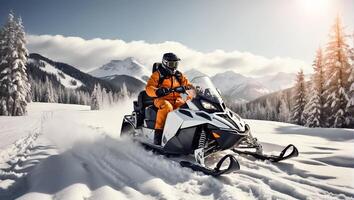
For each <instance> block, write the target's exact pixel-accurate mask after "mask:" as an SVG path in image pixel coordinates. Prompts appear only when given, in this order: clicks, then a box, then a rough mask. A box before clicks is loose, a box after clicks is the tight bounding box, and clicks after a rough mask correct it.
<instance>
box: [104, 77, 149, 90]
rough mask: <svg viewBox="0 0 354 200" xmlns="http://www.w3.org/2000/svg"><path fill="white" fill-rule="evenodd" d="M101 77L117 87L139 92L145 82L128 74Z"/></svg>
mask: <svg viewBox="0 0 354 200" xmlns="http://www.w3.org/2000/svg"><path fill="white" fill-rule="evenodd" d="M102 79H103V80H106V81H108V82H110V83H111V84H112V85H114V86H116V87H118V88H123V87H126V88H127V90H128V91H130V92H131V91H135V92H139V91H141V90H144V88H145V84H146V83H145V82H144V81H142V80H140V79H137V78H134V77H131V76H128V75H113V76H106V77H103V78H102Z"/></svg>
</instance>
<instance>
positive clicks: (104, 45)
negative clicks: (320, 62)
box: [27, 35, 312, 76]
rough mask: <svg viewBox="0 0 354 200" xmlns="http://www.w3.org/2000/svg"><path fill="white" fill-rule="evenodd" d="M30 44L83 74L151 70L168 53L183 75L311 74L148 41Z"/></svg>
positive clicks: (40, 38) (43, 38)
mask: <svg viewBox="0 0 354 200" xmlns="http://www.w3.org/2000/svg"><path fill="white" fill-rule="evenodd" d="M27 41H28V44H27V47H28V49H29V51H30V52H33V53H40V54H42V55H44V56H47V57H48V58H50V59H53V60H56V61H60V62H65V63H68V64H71V65H74V66H76V67H77V68H79V69H80V70H82V71H90V70H92V69H94V68H97V67H100V66H102V65H103V64H105V63H107V62H109V61H110V60H112V59H124V58H126V57H135V58H137V59H138V60H139V61H140V62H141V63H142V64H144V65H146V66H148V67H151V66H152V64H153V63H154V62H157V61H160V60H161V56H162V54H163V53H165V52H174V53H176V54H177V55H178V56H179V57H181V59H182V61H181V66H182V67H183V68H182V69H181V70H182V71H186V70H189V69H192V68H194V69H197V70H200V71H202V72H204V73H207V74H210V75H213V74H215V73H218V72H224V71H226V70H233V71H235V72H236V73H241V74H244V75H248V76H260V75H269V74H274V73H277V72H297V71H298V70H299V69H300V68H302V69H304V71H305V73H306V72H307V73H309V72H311V70H312V69H311V67H310V65H309V64H308V63H306V62H304V61H302V60H297V59H292V58H280V57H275V58H266V57H263V56H259V55H254V54H252V53H249V52H239V51H232V52H225V51H223V50H215V51H212V52H207V53H204V52H200V51H196V50H193V49H191V48H189V47H187V46H184V45H183V44H181V43H178V42H171V41H166V42H163V43H156V44H150V43H147V42H145V41H132V42H125V41H123V40H119V39H115V40H112V39H101V38H95V39H90V40H85V39H83V38H80V37H65V36H62V35H28V36H27Z"/></svg>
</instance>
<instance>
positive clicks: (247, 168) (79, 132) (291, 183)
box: [0, 99, 354, 200]
mask: <svg viewBox="0 0 354 200" xmlns="http://www.w3.org/2000/svg"><path fill="white" fill-rule="evenodd" d="M131 109H132V105H131V100H129V99H127V100H125V101H122V102H121V103H120V105H118V106H116V107H112V108H110V109H107V110H101V111H90V110H89V107H87V106H77V105H61V104H44V103H31V104H30V106H29V116H23V117H13V118H9V117H0V125H1V129H0V137H1V140H0V146H1V153H2V154H3V153H4V152H6V154H7V155H8V156H5V157H2V159H1V160H0V163H1V165H0V199H13V198H19V199H27V200H32V199H306V198H308V199H351V198H354V181H353V180H354V168H353V167H354V165H353V162H352V161H353V160H354V156H353V155H354V154H353V153H354V145H353V143H354V131H353V130H349V129H334V128H330V129H325V128H312V129H310V128H305V127H300V126H296V125H292V124H286V123H280V122H270V121H257V120H249V121H248V122H249V123H250V125H251V129H252V133H253V135H254V136H256V137H258V139H259V140H260V141H262V142H263V143H262V144H263V146H264V149H265V151H276V150H279V149H280V148H281V147H283V146H285V145H287V144H289V143H292V144H294V145H296V146H297V147H298V149H299V151H300V156H299V157H297V158H293V159H291V160H287V161H284V162H281V163H271V162H268V161H259V160H255V159H253V158H250V157H241V156H236V158H237V159H238V160H239V162H240V165H241V170H240V171H238V172H235V173H232V174H228V175H224V176H222V177H219V178H213V177H209V176H205V175H203V174H201V173H199V172H193V171H191V170H190V169H185V168H181V167H180V166H179V164H178V163H176V162H175V161H174V159H172V158H171V159H170V158H166V157H163V156H161V155H155V154H153V153H151V152H149V151H146V150H145V149H144V148H142V147H141V146H140V145H138V144H136V143H134V142H132V141H130V140H129V139H127V138H120V137H119V130H120V123H121V119H122V117H123V115H124V114H126V113H129V111H130V110H131ZM19 124H21V126H19ZM4 127H6V128H4ZM10 136H11V137H10ZM16 138H17V139H16ZM14 146H17V149H16V148H12V147H14ZM226 153H230V152H224V153H221V154H220V155H215V159H217V158H219V157H221V156H222V155H223V154H226Z"/></svg>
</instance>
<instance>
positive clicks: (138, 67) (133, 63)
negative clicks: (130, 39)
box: [89, 57, 151, 80]
mask: <svg viewBox="0 0 354 200" xmlns="http://www.w3.org/2000/svg"><path fill="white" fill-rule="evenodd" d="M89 74H91V75H93V76H96V77H106V76H112V75H128V76H132V77H135V78H138V79H142V80H144V77H145V76H150V74H151V72H150V71H149V70H148V69H147V68H146V67H145V66H143V65H142V64H140V63H139V62H138V61H137V60H136V59H135V58H133V57H128V58H126V59H124V60H111V61H110V62H109V63H107V64H104V65H103V66H102V67H100V68H98V69H95V70H93V71H91V72H89Z"/></svg>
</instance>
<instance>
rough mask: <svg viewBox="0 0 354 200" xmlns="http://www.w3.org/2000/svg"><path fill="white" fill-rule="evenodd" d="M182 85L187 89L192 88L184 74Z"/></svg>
mask: <svg viewBox="0 0 354 200" xmlns="http://www.w3.org/2000/svg"><path fill="white" fill-rule="evenodd" d="M181 82H182V85H183V86H186V87H190V86H192V84H191V83H190V82H189V80H188V78H187V77H186V76H185V75H184V74H182V79H181Z"/></svg>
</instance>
